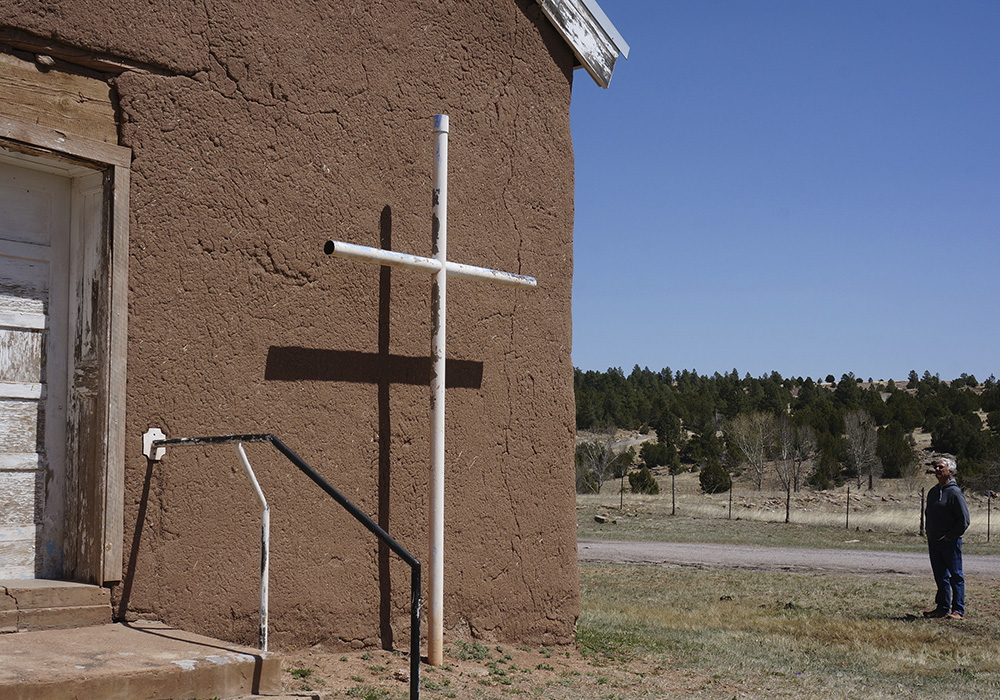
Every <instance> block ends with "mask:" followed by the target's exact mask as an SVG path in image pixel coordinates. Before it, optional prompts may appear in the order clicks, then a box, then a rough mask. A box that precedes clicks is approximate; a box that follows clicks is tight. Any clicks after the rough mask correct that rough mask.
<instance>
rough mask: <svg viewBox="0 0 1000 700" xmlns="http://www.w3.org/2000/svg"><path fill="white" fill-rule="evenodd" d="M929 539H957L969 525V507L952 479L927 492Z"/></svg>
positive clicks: (926, 510) (932, 540) (926, 511)
mask: <svg viewBox="0 0 1000 700" xmlns="http://www.w3.org/2000/svg"><path fill="white" fill-rule="evenodd" d="M924 512H925V513H926V515H927V541H928V542H937V541H939V540H957V539H958V538H959V537H961V536H962V534H963V533H964V532H965V531H966V529H967V528H968V527H969V507H968V506H967V505H965V496H963V495H962V489H960V488H958V484H956V483H955V480H954V479H952V480H951V481H949V482H948V483H947V484H945V485H944V486H941V485H938V486H935V487H934V488H932V489H931V490H930V491H929V492H928V493H927V508H926V509H925V511H924Z"/></svg>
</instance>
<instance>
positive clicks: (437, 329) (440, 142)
mask: <svg viewBox="0 0 1000 700" xmlns="http://www.w3.org/2000/svg"><path fill="white" fill-rule="evenodd" d="M434 133H435V141H436V143H435V149H434V198H433V202H434V209H433V213H432V249H433V252H434V257H433V258H422V257H418V256H415V255H407V254H405V253H396V252H393V251H388V250H381V249H379V248H368V247H365V246H359V245H352V244H350V243H343V242H340V241H327V243H326V246H325V247H324V250H325V251H326V253H327V255H336V256H338V257H342V258H349V259H352V260H362V261H365V262H373V263H377V264H379V265H390V266H394V267H405V268H409V269H412V270H423V271H425V272H429V273H431V274H432V275H433V284H432V286H431V301H432V305H433V316H432V329H433V330H432V335H431V480H430V486H431V493H430V562H429V564H430V576H429V581H428V601H427V660H428V662H429V663H430V664H431V665H433V666H440V665H441V663H442V660H443V656H442V653H443V645H442V644H443V643H442V639H443V629H444V625H443V622H444V613H443V608H444V422H445V421H444V419H445V413H444V397H445V357H446V355H445V342H446V338H447V327H446V322H445V321H446V317H447V315H446V313H445V311H446V308H447V304H446V300H447V281H448V277H449V276H454V277H456V278H460V279H474V280H483V281H487V282H493V283H496V284H504V285H511V286H516V287H534V286H536V284H537V283H536V282H535V279H534V278H533V277H527V276H525V275H518V274H514V273H511V272H500V271H499V270H491V269H489V268H484V267H473V266H471V265H462V264H461V263H455V262H451V261H450V260H448V115H446V114H437V115H435V116H434Z"/></svg>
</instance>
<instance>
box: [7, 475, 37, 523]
mask: <svg viewBox="0 0 1000 700" xmlns="http://www.w3.org/2000/svg"><path fill="white" fill-rule="evenodd" d="M44 478H45V477H44V474H43V473H42V471H41V470H39V469H35V470H32V471H12V472H3V471H0V525H7V526H9V525H17V526H27V525H33V524H37V523H39V522H41V516H42V506H43V497H42V494H43V492H44V486H45V484H44Z"/></svg>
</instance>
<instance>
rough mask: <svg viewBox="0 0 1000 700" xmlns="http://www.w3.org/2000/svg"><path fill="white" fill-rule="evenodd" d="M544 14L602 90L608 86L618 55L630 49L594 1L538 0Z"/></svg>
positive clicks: (625, 54)
mask: <svg viewBox="0 0 1000 700" xmlns="http://www.w3.org/2000/svg"><path fill="white" fill-rule="evenodd" d="M539 5H540V6H541V8H542V12H544V13H545V16H546V17H548V18H549V21H551V22H552V24H553V26H554V27H555V28H556V30H558V32H559V33H560V34H561V35H562V37H563V39H565V40H566V43H567V44H569V45H570V48H572V49H573V53H574V54H576V57H577V60H579V62H580V64H581V65H582V66H583V67H584V68H586V69H587V72H588V73H590V75H591V77H592V78H593V79H594V81H595V82H596V83H597V84H598V85H600V86H601V87H604V88H606V87H608V85H609V84H610V83H611V74H612V73H613V72H614V70H615V62H616V61H617V60H618V54H619V53H621V54H622V55H623V56H625V57H626V58H628V52H629V46H628V44H627V43H625V40H624V39H623V38H622V36H621V34H619V33H618V30H617V29H615V27H614V25H613V24H611V21H610V20H609V19H608V18H607V15H605V14H604V12H603V11H602V10H601V8H600V6H599V5H598V4H597V3H596V2H595V0H539Z"/></svg>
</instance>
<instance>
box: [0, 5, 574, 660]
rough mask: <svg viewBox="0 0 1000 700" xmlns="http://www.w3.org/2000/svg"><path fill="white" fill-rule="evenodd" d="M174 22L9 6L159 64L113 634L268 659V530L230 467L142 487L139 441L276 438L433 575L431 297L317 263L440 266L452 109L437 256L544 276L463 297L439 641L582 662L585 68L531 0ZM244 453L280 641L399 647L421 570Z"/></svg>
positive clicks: (455, 308)
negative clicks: (580, 139)
mask: <svg viewBox="0 0 1000 700" xmlns="http://www.w3.org/2000/svg"><path fill="white" fill-rule="evenodd" d="M166 5H167V4H162V3H154V4H153V5H150V4H149V3H147V2H145V1H143V0H120V1H119V2H116V3H106V2H96V1H92V0H75V1H70V2H64V3H62V4H60V6H59V11H58V13H45V12H39V11H38V10H37V8H36V7H35V6H34V4H31V7H28V4H27V3H26V4H23V5H22V4H18V3H14V6H13V7H10V8H7V9H5V14H6V15H7V19H6V20H5V24H7V25H8V26H10V27H14V28H16V29H18V30H23V31H24V32H30V33H31V34H33V35H37V36H39V37H45V38H52V39H55V40H57V41H59V42H62V43H63V44H66V45H70V46H75V47H77V48H82V49H87V50H92V51H94V52H98V53H101V54H103V55H106V56H111V57H120V58H122V59H124V60H126V61H131V62H134V63H135V64H140V65H141V66H144V69H141V70H127V71H125V72H124V73H123V74H122V75H120V76H118V77H117V78H115V79H114V84H115V87H116V90H117V93H118V98H119V109H120V119H121V124H120V136H121V138H120V141H121V144H122V145H125V146H128V147H130V148H132V149H133V153H134V162H133V167H132V188H131V222H130V227H131V230H130V249H131V257H130V262H129V265H130V274H129V280H130V290H129V341H128V392H127V394H128V395H127V434H128V435H129V436H132V438H134V439H132V438H130V441H129V443H128V449H127V454H126V457H125V458H126V472H127V474H126V509H125V534H126V536H125V552H126V556H125V562H124V566H125V578H126V580H125V581H124V582H123V584H122V585H120V586H118V587H117V588H116V589H115V591H114V594H115V600H116V604H117V612H118V613H119V614H120V615H122V616H127V617H156V618H159V619H162V620H165V621H167V622H169V623H172V624H176V625H178V626H181V627H184V628H186V629H190V630H193V631H197V632H202V633H206V634H211V635H215V636H218V637H222V638H225V639H231V640H234V641H240V642H245V643H254V642H255V640H256V624H257V622H256V615H257V575H258V560H257V556H258V555H257V551H258V546H259V543H258V540H259V533H258V527H259V520H258V518H259V510H258V507H257V505H256V503H255V501H254V499H253V495H252V492H251V491H250V487H249V485H248V483H247V480H246V477H245V476H244V475H243V473H242V472H241V470H240V467H239V463H238V461H237V457H236V453H235V450H234V449H233V448H232V447H213V448H194V447H187V448H172V449H171V450H170V451H168V453H167V456H166V459H165V460H164V461H163V462H161V463H157V464H152V465H148V464H147V462H146V460H145V459H144V458H143V456H142V454H141V449H140V448H141V440H140V435H141V434H142V433H143V432H145V430H146V429H147V428H149V427H151V426H158V427H161V428H162V429H163V430H164V431H165V432H166V433H167V435H168V436H170V437H182V436H194V435H213V434H229V433H259V432H270V433H274V434H276V435H278V436H279V437H281V438H282V439H283V440H284V441H285V442H286V443H287V444H288V445H289V446H290V447H291V448H292V449H293V450H295V451H296V452H298V453H299V454H300V455H301V456H302V457H303V458H304V459H305V460H306V461H307V462H309V463H310V464H312V465H313V466H314V467H315V468H316V469H317V470H318V471H319V472H320V473H321V474H323V475H324V476H325V477H326V478H328V480H329V481H330V482H331V483H332V484H333V485H334V486H336V487H337V488H339V489H340V490H341V491H342V492H343V493H344V494H345V495H346V496H347V497H348V498H350V499H351V500H352V501H354V502H355V503H356V504H358V506H359V507H360V508H361V509H362V510H364V511H365V512H367V513H369V514H371V515H372V517H373V518H374V519H375V520H376V521H378V522H380V524H382V525H383V526H384V527H386V529H387V530H388V531H389V532H390V533H391V534H392V535H393V536H394V537H395V538H396V539H397V540H398V541H399V542H400V543H402V544H403V546H405V547H406V548H408V549H409V550H410V551H411V552H413V553H414V555H415V556H417V557H418V558H419V559H421V560H424V561H426V559H427V550H428V544H427V538H428V533H427V530H428V474H429V434H430V428H429V388H428V386H427V370H426V369H423V368H424V367H426V366H429V364H428V363H429V361H428V360H427V358H428V355H429V347H430V340H429V339H430V315H431V312H430V279H429V277H428V276H425V275H423V274H421V273H416V272H409V271H402V270H393V271H392V272H391V273H386V272H385V271H382V272H380V269H379V268H377V267H375V266H372V265H368V264H363V263H355V262H349V261H345V260H339V259H334V258H328V257H327V256H325V255H324V254H323V252H322V246H323V242H324V241H325V240H327V239H329V238H333V239H338V240H344V241H349V242H352V243H358V244H362V245H369V246H380V245H382V244H390V239H391V247H392V249H394V250H398V251H403V252H410V253H414V254H419V255H430V254H431V250H430V236H431V234H430V195H431V187H432V179H431V168H432V158H433V133H432V115H433V114H436V113H446V114H449V115H450V120H451V140H450V157H451V160H450V167H449V172H450V180H449V190H450V206H449V257H450V258H451V259H452V260H455V261H458V262H465V263H469V264H473V265H481V266H486V267H493V268H497V269H501V270H506V271H511V272H519V273H523V274H529V275H532V276H534V277H536V278H537V279H538V287H537V289H534V290H514V289H509V288H503V287H493V286H489V285H484V284H482V283H477V282H470V281H463V280H453V281H452V282H451V283H450V284H449V287H448V288H449V294H448V304H449V308H448V324H449V333H448V357H449V358H450V359H453V360H458V361H461V364H459V365H458V366H457V367H458V370H459V371H456V372H455V373H454V376H455V378H456V381H458V383H459V384H460V386H455V387H453V388H450V389H449V390H448V398H447V427H448V440H447V476H446V506H445V512H446V534H445V547H446V554H445V567H446V569H445V629H446V637H448V636H453V635H458V636H474V637H477V638H481V639H486V640H498V641H514V640H517V641H522V642H524V643H560V642H568V641H570V640H571V639H572V634H573V628H574V623H575V618H576V616H577V614H578V613H579V597H578V584H577V570H576V533H575V518H574V512H575V509H574V495H573V474H572V464H573V451H572V450H573V425H574V420H573V410H574V402H573V395H572V362H571V358H570V348H571V319H570V294H571V281H572V219H573V155H572V144H571V139H570V127H569V101H570V88H571V81H572V55H571V54H570V52H569V50H568V48H566V47H565V45H564V44H563V43H562V42H561V40H560V39H559V38H558V36H557V35H556V33H555V31H554V30H553V29H552V28H551V27H550V26H549V25H548V24H547V22H546V20H545V19H544V18H542V17H540V16H539V15H538V10H537V7H535V8H533V9H528V8H527V5H529V3H528V2H525V1H521V2H517V3H515V2H509V3H505V2H499V3H498V2H495V0H472V1H470V2H461V3H441V2H437V1H434V0H414V1H413V2H408V3H385V4H379V3H370V2H361V1H360V0H358V1H352V2H337V3H332V2H321V3H314V2H296V1H294V0H292V1H290V2H282V3H277V2H261V1H258V2H254V1H248V0H224V1H222V2H217V3H213V4H212V6H211V8H210V9H211V14H210V15H208V14H206V8H205V7H204V6H203V5H202V4H201V3H193V2H192V3H189V4H188V7H186V8H185V7H183V5H182V4H181V3H169V5H170V7H169V8H168V7H166ZM32 7H35V9H32ZM178 8H180V9H178ZM414 358H415V359H414ZM247 451H248V454H249V456H250V460H251V463H252V464H253V465H254V467H255V469H256V470H257V471H258V477H259V479H260V481H261V484H262V486H263V488H264V491H265V494H266V495H267V497H268V500H269V502H270V506H271V538H272V560H271V584H270V591H271V639H272V644H274V645H275V646H278V647H280V646H295V645H301V644H306V643H312V642H316V641H319V640H328V641H329V642H334V643H336V642H338V641H339V642H341V643H344V644H352V645H362V644H364V645H372V644H378V643H380V641H381V642H383V643H386V644H392V645H394V646H395V647H396V648H405V645H406V640H407V638H408V625H409V619H408V605H409V570H408V569H407V567H406V566H405V565H403V564H402V563H401V562H400V561H399V560H398V559H396V558H395V557H394V556H388V557H387V558H386V557H383V556H380V554H379V553H378V551H377V548H376V547H375V545H374V538H373V537H372V536H371V535H370V534H369V533H368V532H367V531H366V530H364V529H363V528H361V526H359V525H357V524H356V523H355V522H354V521H353V520H352V519H351V518H350V517H349V516H348V515H347V514H346V513H344V512H343V511H342V510H340V509H339V508H338V507H337V506H336V505H335V504H334V503H333V502H332V501H331V500H330V499H329V498H327V497H325V496H324V495H323V494H321V492H320V491H319V489H317V488H315V487H314V486H312V484H311V483H310V482H308V480H307V479H306V478H305V477H304V476H303V475H301V474H300V473H298V472H297V470H295V469H294V467H293V466H292V465H291V464H289V463H288V462H286V461H284V459H283V458H281V457H280V456H279V455H278V454H277V453H276V452H275V451H274V450H272V449H271V448H270V447H267V446H260V445H251V446H248V447H247ZM427 576H428V574H427V572H426V571H425V575H424V581H425V586H426V581H427Z"/></svg>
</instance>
